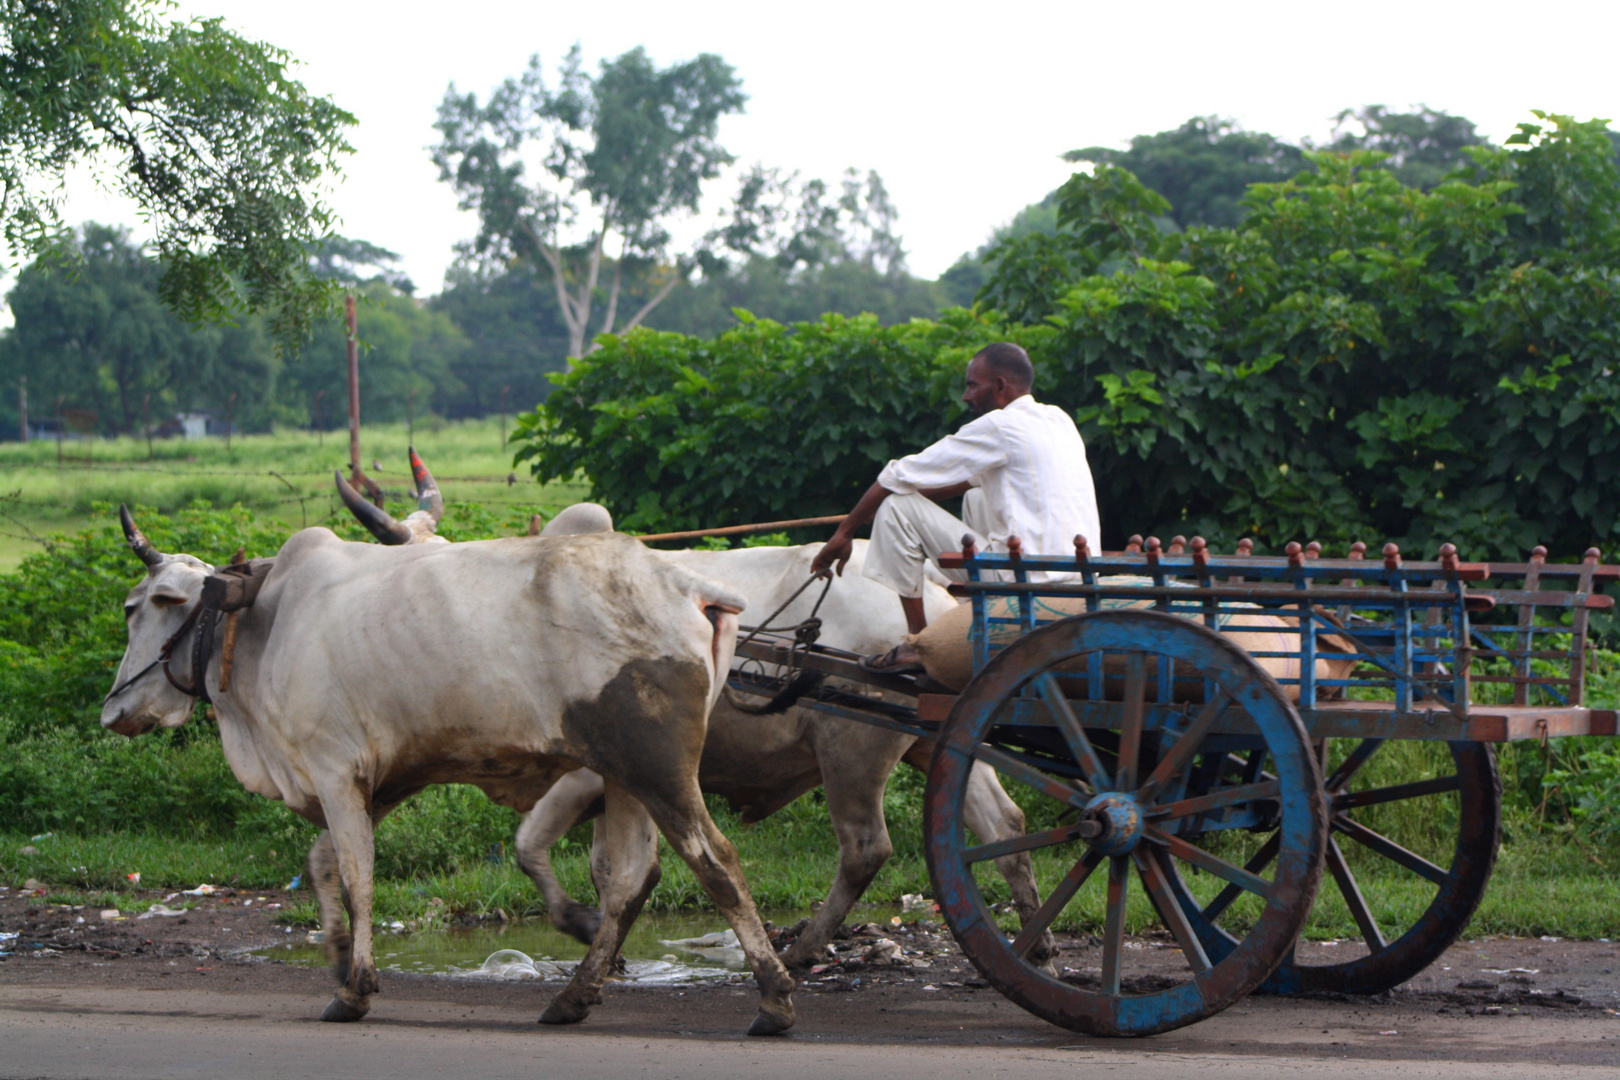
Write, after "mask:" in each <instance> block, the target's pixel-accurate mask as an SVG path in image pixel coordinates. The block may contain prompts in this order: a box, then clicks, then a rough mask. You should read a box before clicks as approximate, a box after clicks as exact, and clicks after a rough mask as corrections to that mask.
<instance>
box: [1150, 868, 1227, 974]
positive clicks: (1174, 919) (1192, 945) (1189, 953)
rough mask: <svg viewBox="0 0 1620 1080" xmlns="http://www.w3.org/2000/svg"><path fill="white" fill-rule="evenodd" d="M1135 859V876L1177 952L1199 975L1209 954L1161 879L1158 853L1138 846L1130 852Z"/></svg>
mask: <svg viewBox="0 0 1620 1080" xmlns="http://www.w3.org/2000/svg"><path fill="white" fill-rule="evenodd" d="M1131 855H1132V857H1133V858H1135V860H1136V870H1137V873H1139V874H1141V875H1142V884H1143V885H1146V886H1147V891H1148V894H1149V895H1150V896H1152V897H1153V901H1154V904H1155V905H1156V906H1157V907H1158V909H1159V915H1160V917H1162V918H1163V919H1164V921H1165V925H1167V926H1168V927H1169V928H1170V932H1171V933H1172V934H1174V935H1175V937H1176V941H1177V943H1178V944H1180V945H1181V953H1182V955H1183V956H1185V957H1186V958H1187V963H1188V965H1190V966H1191V967H1192V969H1193V970H1194V971H1196V972H1199V973H1200V974H1202V973H1203V972H1206V971H1208V970H1209V969H1210V963H1209V955H1208V954H1207V953H1205V952H1204V943H1203V942H1201V941H1199V940H1198V935H1197V933H1195V932H1194V931H1193V928H1192V923H1190V922H1188V921H1187V913H1186V912H1185V911H1183V910H1182V909H1181V905H1180V904H1179V903H1177V901H1176V898H1175V895H1174V894H1173V893H1172V892H1171V891H1170V883H1169V882H1168V881H1166V880H1165V876H1164V868H1163V867H1161V866H1160V865H1159V860H1158V853H1157V852H1156V851H1153V850H1150V849H1148V848H1142V847H1138V848H1137V849H1136V850H1135V851H1133V852H1132V853H1131Z"/></svg>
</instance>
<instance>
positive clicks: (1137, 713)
mask: <svg viewBox="0 0 1620 1080" xmlns="http://www.w3.org/2000/svg"><path fill="white" fill-rule="evenodd" d="M1146 701H1147V657H1146V656H1145V655H1144V654H1142V653H1139V652H1133V653H1126V654H1125V711H1124V717H1123V718H1122V719H1121V720H1120V724H1119V770H1118V772H1117V773H1116V774H1115V776H1114V790H1115V791H1130V790H1132V789H1134V788H1135V787H1136V762H1137V759H1138V758H1139V757H1140V756H1141V753H1142V714H1143V713H1144V712H1145V711H1146Z"/></svg>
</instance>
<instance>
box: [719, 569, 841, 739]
mask: <svg viewBox="0 0 1620 1080" xmlns="http://www.w3.org/2000/svg"><path fill="white" fill-rule="evenodd" d="M817 580H821V579H818V578H817V577H816V575H814V574H812V575H811V576H810V577H807V578H805V580H804V584H802V585H800V586H799V587H798V588H797V589H794V590H793V595H792V596H789V597H788V598H787V599H786V600H784V601H782V603H781V604H780V605H778V607H777V609H776V610H775V611H773V612H771V613H770V614H769V615H767V616H766V617H765V619H764V621H763V622H761V623H760V624H759V625H758V626H739V627H738V629H739V630H746V631H747V636H745V637H744V638H743V639H742V640H741V641H740V642H738V644H739V645H746V644H748V643H749V642H750V641H753V640H754V639H755V638H756V637H758V636H759V635H761V634H792V635H793V644H792V646H790V647H789V649H788V656H787V662H786V663H785V664H784V665H783V667H785V668H786V674H785V675H784V676H783V677H782V678H781V679H780V680H779V683H780V685H781V689H780V690H779V691H778V692H777V693H776V695H775V696H774V697H772V698H771V699H770V700H769V701H766V702H764V703H762V704H755V703H749V702H744V701H741V700H739V698H738V697H737V695H735V694H733V693H732V690H731V686H730V685H729V684H728V685H727V686H726V687H725V688H724V690H723V691H722V693H723V694H724V695H725V698H726V703H727V704H729V705H730V706H731V707H732V708H733V709H736V710H737V711H738V712H742V713H748V714H750V715H752V716H765V715H769V714H771V713H779V712H782V711H783V710H784V709H787V708H788V707H789V706H791V705H792V704H793V703H794V702H795V701H797V700H798V699H799V698H800V697H802V696H804V695H805V694H807V693H809V692H810V691H811V690H812V689H814V688H815V686H816V684H817V683H819V682H821V680H822V678H824V676H823V674H822V673H821V672H819V671H808V670H805V669H804V667H803V665H802V663H801V658H802V657H803V656H804V654H805V653H807V652H809V650H810V649H811V648H812V647H813V646H814V645H815V643H816V641H817V640H818V639H820V637H821V618H820V615H819V613H820V611H821V605H822V602H823V601H825V600H826V599H827V593H828V591H829V590H830V589H831V588H832V578H831V576H828V577H827V578H825V579H824V580H823V582H822V586H821V595H819V596H817V597H816V602H815V604H814V606H812V607H811V608H810V614H809V615H807V616H806V617H805V618H803V619H800V620H799V621H798V622H796V623H793V624H791V625H786V626H773V625H771V624H772V623H774V622H775V621H776V619H777V617H778V616H780V615H781V614H782V612H784V611H786V610H787V609H788V608H790V607H792V606H793V603H794V602H795V601H796V600H798V599H799V597H801V596H803V595H804V592H805V590H806V589H808V588H809V587H810V586H811V585H814V584H815V583H816V581H817ZM743 662H744V663H745V664H746V663H749V662H750V661H747V660H745V661H743ZM752 662H753V663H755V664H758V663H759V662H758V661H752Z"/></svg>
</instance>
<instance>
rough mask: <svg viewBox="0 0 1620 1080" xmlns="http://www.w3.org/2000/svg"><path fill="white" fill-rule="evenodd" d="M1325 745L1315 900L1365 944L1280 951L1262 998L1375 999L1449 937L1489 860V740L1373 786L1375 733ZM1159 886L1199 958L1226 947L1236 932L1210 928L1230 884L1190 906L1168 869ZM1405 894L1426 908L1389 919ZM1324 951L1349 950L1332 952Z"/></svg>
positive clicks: (1495, 807) (1452, 748) (1493, 842)
mask: <svg viewBox="0 0 1620 1080" xmlns="http://www.w3.org/2000/svg"><path fill="white" fill-rule="evenodd" d="M1336 741H1339V742H1343V743H1345V744H1347V746H1345V747H1343V748H1338V749H1339V751H1340V752H1339V753H1338V754H1335V753H1333V749H1334V748H1330V747H1329V746H1326V745H1321V746H1320V747H1319V751H1320V755H1321V756H1325V757H1327V766H1328V767H1327V769H1326V770H1325V771H1326V772H1327V774H1328V775H1327V780H1326V787H1327V794H1328V798H1329V810H1330V814H1331V817H1330V819H1329V827H1330V832H1329V839H1328V850H1327V871H1328V877H1329V880H1330V881H1331V884H1326V883H1324V885H1323V887H1322V892H1321V893H1320V895H1318V897H1317V903H1318V904H1320V903H1322V902H1324V901H1325V900H1327V899H1328V898H1329V897H1331V896H1334V895H1335V894H1336V895H1337V896H1338V897H1340V898H1341V899H1342V901H1343V903H1344V905H1345V907H1346V908H1347V909H1348V911H1349V913H1350V916H1351V918H1352V919H1353V920H1354V922H1355V924H1356V927H1357V930H1358V932H1359V935H1360V937H1361V939H1362V941H1363V943H1364V944H1365V946H1366V948H1365V951H1363V950H1361V949H1359V948H1357V947H1356V946H1355V945H1354V944H1351V943H1345V944H1343V945H1340V946H1337V947H1335V948H1333V949H1332V950H1328V949H1322V948H1316V949H1309V950H1308V951H1307V952H1306V953H1304V954H1303V955H1296V954H1293V953H1291V954H1290V955H1289V956H1288V957H1287V958H1286V959H1284V961H1283V962H1282V964H1281V965H1279V966H1278V968H1277V970H1276V972H1274V973H1273V974H1272V976H1271V978H1269V979H1267V980H1266V982H1265V983H1264V984H1263V985H1262V986H1261V987H1260V989H1261V991H1262V992H1265V993H1276V994H1307V993H1341V994H1376V993H1380V992H1382V991H1384V990H1389V989H1391V988H1393V987H1396V986H1399V985H1400V984H1401V983H1403V982H1406V981H1407V980H1408V979H1410V978H1412V977H1413V976H1415V975H1417V974H1418V973H1419V972H1421V971H1423V970H1424V969H1425V968H1427V967H1428V966H1429V965H1430V964H1432V963H1434V961H1435V960H1437V959H1439V957H1440V954H1441V953H1443V952H1445V951H1446V949H1447V948H1449V947H1450V946H1451V943H1452V942H1454V941H1456V940H1457V937H1458V936H1459V935H1460V934H1461V933H1462V932H1463V930H1464V929H1465V928H1466V927H1467V925H1468V920H1469V919H1470V918H1472V917H1473V914H1474V911H1475V909H1476V908H1478V906H1479V901H1480V898H1481V897H1483V896H1484V895H1485V886H1486V883H1487V882H1489V881H1490V877H1491V870H1492V868H1493V867H1494V866H1495V863H1496V851H1497V847H1498V845H1499V844H1500V841H1501V835H1502V782H1501V779H1500V778H1499V777H1498V775H1497V772H1496V757H1495V754H1493V753H1492V751H1491V747H1490V746H1489V744H1487V743H1480V742H1453V743H1450V744H1448V746H1447V749H1448V750H1449V753H1448V754H1447V755H1446V756H1447V757H1448V758H1449V759H1450V764H1451V768H1449V769H1447V768H1444V767H1442V768H1440V769H1438V770H1437V771H1438V775H1436V776H1433V777H1430V778H1428V779H1425V780H1415V781H1411V782H1408V783H1403V784H1385V783H1380V782H1378V780H1377V779H1376V765H1377V762H1378V759H1379V752H1380V751H1381V750H1384V749H1385V747H1384V743H1385V740H1383V739H1355V740H1352V739H1344V740H1336ZM1380 814H1382V815H1383V818H1381V817H1380ZM1384 818H1388V819H1390V824H1389V825H1386V824H1385V823H1384ZM1391 826H1394V827H1393V828H1391ZM1403 826H1404V828H1402V827H1403ZM1380 830H1382V831H1380ZM1397 830H1400V831H1397ZM1403 833H1405V834H1408V835H1403ZM1418 841H1422V842H1421V843H1420V842H1418ZM1276 846H1277V845H1276V843H1275V841H1274V840H1268V841H1267V843H1266V844H1265V845H1263V846H1262V848H1261V851H1260V853H1259V856H1260V857H1261V858H1269V857H1270V855H1271V854H1272V853H1273V852H1274V851H1275V850H1276ZM1413 848H1418V849H1419V850H1416V851H1414V850H1412V849H1413ZM1442 855H1444V856H1448V857H1449V861H1447V859H1446V858H1442ZM1431 856H1432V857H1433V858H1435V859H1438V860H1439V861H1438V862H1436V861H1431V858H1430V857H1431ZM1442 864H1444V865H1442ZM1171 886H1172V888H1173V890H1174V891H1175V893H1176V896H1177V899H1178V900H1179V901H1180V903H1181V906H1182V908H1183V910H1184V911H1185V913H1186V915H1187V918H1188V920H1189V921H1190V922H1191V923H1192V925H1193V927H1194V929H1195V930H1196V931H1197V932H1198V936H1199V938H1200V939H1201V940H1202V942H1203V945H1204V949H1205V951H1206V952H1207V953H1208V954H1209V955H1210V956H1222V955H1225V953H1226V952H1227V951H1228V950H1230V949H1232V948H1234V947H1236V945H1237V939H1236V937H1234V936H1233V935H1232V934H1231V933H1229V932H1228V931H1227V930H1225V929H1224V928H1223V927H1222V926H1221V925H1220V918H1221V915H1222V913H1223V911H1224V909H1225V906H1226V905H1227V904H1229V903H1231V901H1232V900H1233V899H1234V898H1235V897H1236V895H1237V894H1236V892H1235V891H1234V890H1231V889H1226V890H1223V891H1222V892H1221V893H1220V894H1218V895H1216V896H1215V897H1213V898H1209V899H1207V900H1205V901H1203V902H1200V901H1199V900H1198V899H1196V898H1195V897H1194V896H1193V895H1192V893H1191V892H1190V891H1189V890H1188V889H1187V888H1186V885H1185V883H1184V882H1183V881H1182V879H1181V877H1180V876H1179V875H1177V876H1176V877H1175V878H1173V879H1172V880H1171ZM1397 890H1398V891H1399V892H1402V893H1406V894H1408V895H1407V896H1406V897H1394V898H1393V899H1396V900H1397V901H1401V900H1404V901H1405V903H1400V902H1397V903H1393V904H1380V903H1379V900H1380V896H1381V894H1383V893H1384V892H1385V891H1390V892H1395V891H1397ZM1413 890H1417V891H1418V892H1419V893H1420V894H1422V893H1426V894H1427V895H1428V896H1429V898H1430V899H1429V902H1428V905H1427V906H1426V907H1425V908H1423V909H1422V911H1421V913H1420V914H1419V915H1418V916H1417V917H1416V918H1415V919H1414V918H1410V917H1408V918H1407V919H1404V920H1402V921H1400V922H1397V921H1396V920H1397V919H1398V918H1399V914H1398V912H1399V909H1400V908H1401V907H1404V906H1407V905H1409V904H1410V893H1411V892H1412V891H1413ZM1335 953H1349V954H1351V955H1349V956H1346V957H1344V958H1343V959H1340V958H1339V957H1338V956H1335V955H1334V954H1335Z"/></svg>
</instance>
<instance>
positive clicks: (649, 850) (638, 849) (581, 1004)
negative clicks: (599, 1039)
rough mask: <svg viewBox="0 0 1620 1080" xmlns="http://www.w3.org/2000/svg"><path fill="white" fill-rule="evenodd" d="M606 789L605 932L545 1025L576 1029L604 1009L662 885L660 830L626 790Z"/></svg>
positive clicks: (597, 854)
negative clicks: (596, 1008)
mask: <svg viewBox="0 0 1620 1080" xmlns="http://www.w3.org/2000/svg"><path fill="white" fill-rule="evenodd" d="M604 787H605V792H604V795H605V808H604V813H603V816H602V819H601V820H600V821H598V822H597V824H596V844H595V847H594V849H593V857H592V863H593V870H594V871H595V877H596V880H597V882H598V889H599V890H600V893H599V895H600V896H601V898H602V918H601V927H600V929H599V930H598V931H597V934H596V938H595V940H594V941H592V942H591V947H590V948H589V949H588V950H586V952H585V959H583V960H581V961H580V962H579V967H578V968H576V969H575V970H574V977H573V979H572V980H570V981H569V983H568V985H567V986H565V987H564V988H563V989H562V991H561V992H560V993H559V994H558V995H557V996H556V997H554V998H552V999H551V1004H550V1005H547V1006H546V1011H545V1012H544V1013H542V1014H541V1015H540V1022H541V1023H542V1024H573V1023H578V1022H579V1021H581V1020H583V1019H585V1016H586V1014H587V1013H589V1012H590V1010H591V1006H592V1005H600V1004H601V1003H602V983H603V982H604V981H605V980H606V979H607V976H608V974H609V973H610V972H611V971H612V970H613V966H614V961H615V959H616V958H617V957H618V955H619V949H620V948H621V947H622V946H623V945H624V936H625V934H627V933H629V931H630V926H631V924H632V923H634V922H635V921H636V916H637V915H639V914H641V907H642V905H643V904H645V903H646V902H647V897H648V896H649V895H651V894H652V891H653V887H654V886H655V885H657V884H658V878H659V874H660V871H659V869H658V829H657V827H656V826H654V824H653V820H652V817H651V816H650V815H649V814H648V813H647V810H646V808H645V807H643V806H642V805H641V803H639V802H637V801H636V800H635V799H634V798H632V797H631V796H630V795H629V794H628V793H627V792H625V791H624V789H622V788H619V787H617V786H614V785H604Z"/></svg>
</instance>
